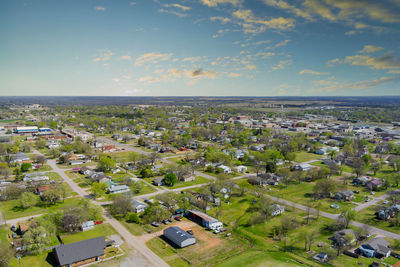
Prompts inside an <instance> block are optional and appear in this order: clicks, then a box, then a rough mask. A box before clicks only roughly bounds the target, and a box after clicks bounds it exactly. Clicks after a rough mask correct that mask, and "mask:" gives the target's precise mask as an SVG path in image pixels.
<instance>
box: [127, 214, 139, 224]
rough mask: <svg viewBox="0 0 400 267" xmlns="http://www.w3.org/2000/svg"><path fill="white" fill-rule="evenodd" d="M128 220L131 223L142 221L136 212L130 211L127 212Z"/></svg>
mask: <svg viewBox="0 0 400 267" xmlns="http://www.w3.org/2000/svg"><path fill="white" fill-rule="evenodd" d="M125 218H126V221H127V222H130V223H140V218H139V216H138V215H137V214H136V213H134V212H129V213H127V214H126V217H125Z"/></svg>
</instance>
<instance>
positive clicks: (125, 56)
mask: <svg viewBox="0 0 400 267" xmlns="http://www.w3.org/2000/svg"><path fill="white" fill-rule="evenodd" d="M120 59H121V60H131V59H132V57H131V56H128V55H124V56H121V57H120Z"/></svg>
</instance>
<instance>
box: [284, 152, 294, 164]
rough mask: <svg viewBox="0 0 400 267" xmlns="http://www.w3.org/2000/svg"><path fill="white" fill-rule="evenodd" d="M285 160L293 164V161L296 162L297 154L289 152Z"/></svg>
mask: <svg viewBox="0 0 400 267" xmlns="http://www.w3.org/2000/svg"><path fill="white" fill-rule="evenodd" d="M285 158H286V160H287V161H289V163H291V162H292V161H294V160H295V159H296V153H293V152H289V153H287V154H286V156H285Z"/></svg>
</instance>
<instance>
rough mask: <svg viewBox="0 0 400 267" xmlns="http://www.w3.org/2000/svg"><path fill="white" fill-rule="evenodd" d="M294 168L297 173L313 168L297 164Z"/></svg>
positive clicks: (304, 164) (306, 164)
mask: <svg viewBox="0 0 400 267" xmlns="http://www.w3.org/2000/svg"><path fill="white" fill-rule="evenodd" d="M294 168H295V169H296V170H299V171H308V170H310V169H312V168H314V166H312V165H310V164H308V163H299V164H297V165H295V166H294Z"/></svg>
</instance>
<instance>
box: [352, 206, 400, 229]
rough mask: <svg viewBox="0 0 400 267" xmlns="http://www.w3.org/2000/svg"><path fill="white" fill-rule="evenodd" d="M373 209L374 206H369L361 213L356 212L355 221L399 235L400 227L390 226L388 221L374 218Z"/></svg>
mask: <svg viewBox="0 0 400 267" xmlns="http://www.w3.org/2000/svg"><path fill="white" fill-rule="evenodd" d="M375 208H376V206H374V205H373V206H369V207H368V208H365V209H363V210H361V211H359V212H358V214H357V218H356V221H359V222H362V223H366V224H369V225H371V226H375V227H377V228H380V229H383V230H386V231H390V232H394V233H399V231H400V226H391V224H390V222H389V221H383V220H380V219H378V218H376V216H375Z"/></svg>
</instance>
